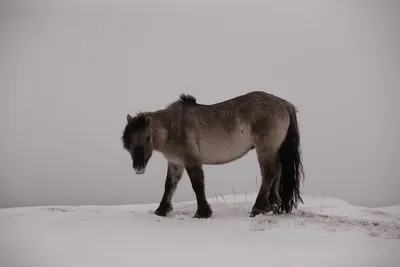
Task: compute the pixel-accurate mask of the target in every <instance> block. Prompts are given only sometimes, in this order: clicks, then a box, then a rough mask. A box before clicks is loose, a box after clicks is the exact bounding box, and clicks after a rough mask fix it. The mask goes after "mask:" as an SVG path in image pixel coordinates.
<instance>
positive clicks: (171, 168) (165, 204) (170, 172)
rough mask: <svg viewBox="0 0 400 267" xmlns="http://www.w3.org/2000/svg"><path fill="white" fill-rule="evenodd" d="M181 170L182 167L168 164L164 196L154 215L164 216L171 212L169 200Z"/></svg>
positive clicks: (180, 176)
mask: <svg viewBox="0 0 400 267" xmlns="http://www.w3.org/2000/svg"><path fill="white" fill-rule="evenodd" d="M183 170H184V168H183V166H180V165H176V164H172V163H169V162H168V169H167V177H166V179H165V188H164V195H163V197H162V199H161V202H160V205H159V207H158V208H157V209H156V211H155V214H157V215H158V216H166V215H167V214H168V213H169V212H170V211H171V210H172V204H171V199H172V196H173V195H174V193H175V190H176V187H177V185H178V182H179V181H180V180H181V178H182V174H183Z"/></svg>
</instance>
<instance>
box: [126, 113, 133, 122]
mask: <svg viewBox="0 0 400 267" xmlns="http://www.w3.org/2000/svg"><path fill="white" fill-rule="evenodd" d="M131 120H132V116H131V115H129V114H128V115H126V121H127V122H128V123H129V122H131Z"/></svg>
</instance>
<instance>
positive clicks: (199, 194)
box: [186, 166, 212, 218]
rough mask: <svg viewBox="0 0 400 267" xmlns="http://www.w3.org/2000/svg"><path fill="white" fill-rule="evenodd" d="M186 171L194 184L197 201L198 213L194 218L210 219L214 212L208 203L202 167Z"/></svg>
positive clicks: (189, 168)
mask: <svg viewBox="0 0 400 267" xmlns="http://www.w3.org/2000/svg"><path fill="white" fill-rule="evenodd" d="M186 171H187V173H188V175H189V178H190V182H191V183H192V188H193V191H194V192H195V194H196V199H197V211H196V214H195V215H194V218H209V217H211V215H212V210H211V208H210V205H209V204H208V202H207V199H206V195H205V190H204V172H203V169H202V167H201V166H193V167H187V168H186Z"/></svg>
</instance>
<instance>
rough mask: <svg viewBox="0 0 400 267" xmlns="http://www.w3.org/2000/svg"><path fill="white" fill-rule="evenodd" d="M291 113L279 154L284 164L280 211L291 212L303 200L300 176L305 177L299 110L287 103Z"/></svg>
mask: <svg viewBox="0 0 400 267" xmlns="http://www.w3.org/2000/svg"><path fill="white" fill-rule="evenodd" d="M287 107H288V110H289V114H290V124H289V128H288V131H287V134H286V138H285V140H284V141H283V143H282V145H281V147H280V149H279V151H278V156H279V159H280V161H281V164H282V175H281V180H280V182H281V184H280V190H279V191H280V192H279V193H280V197H281V199H282V206H281V207H280V212H286V213H290V212H291V211H292V209H293V208H297V204H298V201H301V203H304V202H303V199H302V198H301V196H300V178H301V175H302V176H303V179H304V170H303V164H302V159H301V148H300V133H299V127H298V124H297V116H296V113H297V110H296V108H295V107H294V106H293V105H292V104H290V103H287Z"/></svg>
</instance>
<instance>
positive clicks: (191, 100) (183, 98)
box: [179, 94, 197, 105]
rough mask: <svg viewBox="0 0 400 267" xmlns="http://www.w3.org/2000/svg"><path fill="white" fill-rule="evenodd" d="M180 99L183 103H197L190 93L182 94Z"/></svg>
mask: <svg viewBox="0 0 400 267" xmlns="http://www.w3.org/2000/svg"><path fill="white" fill-rule="evenodd" d="M179 101H180V102H181V103H183V104H191V105H193V104H197V100H196V98H195V97H194V96H192V95H189V94H181V95H180V96H179Z"/></svg>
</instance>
